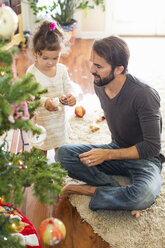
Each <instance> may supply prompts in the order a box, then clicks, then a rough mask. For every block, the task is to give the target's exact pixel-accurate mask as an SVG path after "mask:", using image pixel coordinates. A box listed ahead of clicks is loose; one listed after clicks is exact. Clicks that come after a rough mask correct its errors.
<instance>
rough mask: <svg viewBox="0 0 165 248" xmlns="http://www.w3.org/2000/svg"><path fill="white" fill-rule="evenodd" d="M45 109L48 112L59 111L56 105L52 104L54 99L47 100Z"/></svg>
mask: <svg viewBox="0 0 165 248" xmlns="http://www.w3.org/2000/svg"><path fill="white" fill-rule="evenodd" d="M44 107H45V108H46V109H47V110H48V111H57V110H58V107H56V106H55V105H54V103H53V102H52V99H51V98H48V99H46V101H45V105H44Z"/></svg>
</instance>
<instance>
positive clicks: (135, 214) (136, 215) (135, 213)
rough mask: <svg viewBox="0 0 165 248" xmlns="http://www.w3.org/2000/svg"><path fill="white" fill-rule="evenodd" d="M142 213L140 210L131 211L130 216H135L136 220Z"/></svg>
mask: <svg viewBox="0 0 165 248" xmlns="http://www.w3.org/2000/svg"><path fill="white" fill-rule="evenodd" d="M141 213H142V211H141V210H132V211H131V214H132V215H133V216H135V217H136V218H137V219H138V218H139V217H140V215H141Z"/></svg>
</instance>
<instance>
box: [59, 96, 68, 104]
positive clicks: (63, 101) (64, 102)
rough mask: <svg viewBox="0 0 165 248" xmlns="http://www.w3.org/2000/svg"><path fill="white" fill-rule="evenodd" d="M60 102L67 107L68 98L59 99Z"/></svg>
mask: <svg viewBox="0 0 165 248" xmlns="http://www.w3.org/2000/svg"><path fill="white" fill-rule="evenodd" d="M59 100H60V103H61V104H63V105H67V98H66V96H61V97H60V98H59Z"/></svg>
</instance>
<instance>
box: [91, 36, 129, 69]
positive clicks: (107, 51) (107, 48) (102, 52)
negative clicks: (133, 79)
mask: <svg viewBox="0 0 165 248" xmlns="http://www.w3.org/2000/svg"><path fill="white" fill-rule="evenodd" d="M93 50H94V51H95V52H96V53H97V54H98V55H99V56H100V57H102V58H104V59H105V60H106V61H107V63H108V64H110V65H111V66H112V69H115V67H116V66H121V65H122V66H124V70H123V72H122V73H123V74H124V73H125V72H126V71H127V66H128V60H129V56H130V52H129V49H128V46H127V44H126V42H125V41H123V40H122V39H121V38H119V37H117V36H109V37H107V38H104V39H100V40H96V41H95V42H94V44H93Z"/></svg>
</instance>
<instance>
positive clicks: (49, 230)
mask: <svg viewBox="0 0 165 248" xmlns="http://www.w3.org/2000/svg"><path fill="white" fill-rule="evenodd" d="M39 236H40V238H41V241H42V242H43V243H44V244H46V245H55V244H58V243H59V242H60V241H61V240H63V239H64V238H65V236H66V229H65V226H64V224H63V222H62V221H61V220H59V219H57V218H53V217H51V218H47V219H45V220H44V221H42V222H41V224H40V226H39Z"/></svg>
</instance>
